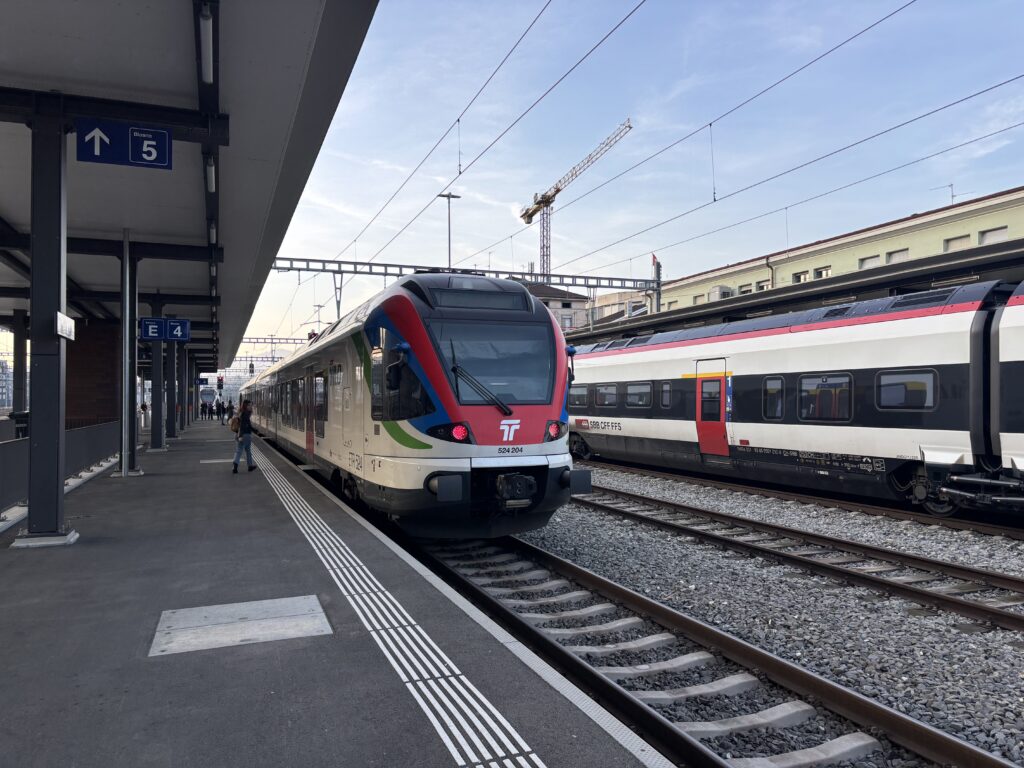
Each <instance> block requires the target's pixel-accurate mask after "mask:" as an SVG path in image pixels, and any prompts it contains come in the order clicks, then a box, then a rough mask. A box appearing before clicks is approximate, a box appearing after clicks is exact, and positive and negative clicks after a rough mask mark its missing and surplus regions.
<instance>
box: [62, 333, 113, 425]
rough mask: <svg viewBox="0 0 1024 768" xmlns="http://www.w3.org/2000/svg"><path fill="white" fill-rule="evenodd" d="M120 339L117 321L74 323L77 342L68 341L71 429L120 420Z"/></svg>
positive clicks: (68, 388)
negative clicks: (99, 422) (85, 424)
mask: <svg viewBox="0 0 1024 768" xmlns="http://www.w3.org/2000/svg"><path fill="white" fill-rule="evenodd" d="M120 339H121V327H120V324H119V323H117V322H110V321H103V320H90V321H89V322H88V323H86V322H84V321H83V320H78V321H77V322H76V323H75V340H74V341H69V342H67V385H66V387H67V388H66V392H67V394H66V399H65V402H66V408H67V414H66V419H67V422H68V426H71V427H73V426H82V425H83V424H84V423H95V422H98V421H110V420H114V419H117V418H118V417H119V412H118V392H119V381H120V370H121V354H120V353H121V345H120Z"/></svg>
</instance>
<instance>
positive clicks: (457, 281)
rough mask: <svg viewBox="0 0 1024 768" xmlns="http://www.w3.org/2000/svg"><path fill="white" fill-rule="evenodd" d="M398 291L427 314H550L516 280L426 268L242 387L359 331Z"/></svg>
mask: <svg viewBox="0 0 1024 768" xmlns="http://www.w3.org/2000/svg"><path fill="white" fill-rule="evenodd" d="M397 293H406V294H407V295H408V294H411V295H412V296H415V297H416V298H417V299H419V300H420V301H421V302H422V303H423V305H424V314H427V315H429V314H437V315H447V314H452V315H456V316H457V315H458V314H460V313H464V312H466V311H469V310H476V311H480V310H492V309H496V310H504V311H510V310H512V311H516V310H518V311H522V312H530V313H536V312H538V311H540V312H543V313H547V309H546V308H545V307H544V306H543V305H541V304H540V303H539V302H534V300H533V296H532V295H531V294H530V292H529V290H527V288H526V286H525V285H523V284H522V283H519V282H516V281H515V280H503V279H499V278H493V277H487V276H485V275H482V274H480V273H478V272H471V271H467V270H446V269H438V270H423V271H421V272H415V273H413V274H411V275H406V276H405V277H402V278H399V279H398V280H396V281H395V282H394V283H393V284H392V285H391V286H389V287H388V288H387V289H386V290H384V291H381V292H380V293H378V294H377V295H375V296H374V297H373V298H371V299H369V300H367V301H365V302H363V303H362V304H360V305H359V306H358V307H356V308H355V309H353V310H352V311H351V312H349V313H348V314H346V315H345V316H344V317H342V318H341V319H340V320H337V321H335V322H334V323H332V324H331V325H329V326H327V328H325V329H324V330H322V331H321V332H320V333H318V334H317V335H315V336H312V337H310V339H309V341H308V342H307V343H306V344H305V345H303V346H301V347H299V348H298V349H297V350H296V351H295V352H294V353H292V354H291V355H289V356H288V357H285V358H282V359H281V360H278V361H277V362H276V363H274V364H273V365H271V366H270V367H269V368H267V369H266V370H263V371H261V372H260V373H258V374H257V375H256V376H254V377H253V378H252V379H250V380H249V381H247V382H246V383H245V384H243V385H242V389H245V388H246V387H249V386H251V385H253V384H255V383H256V382H258V381H260V380H261V379H264V378H266V377H268V376H272V375H273V374H275V373H276V372H277V371H279V370H281V369H282V368H285V367H288V366H289V365H292V364H294V363H295V362H297V361H299V360H301V359H302V358H303V357H305V356H306V355H308V354H310V353H311V352H313V351H314V350H316V349H317V348H319V347H320V346H321V345H323V344H326V343H327V342H328V341H330V340H335V339H338V338H342V337H345V336H348V335H349V334H351V333H353V332H354V331H356V330H358V329H359V328H361V327H362V325H363V322H364V321H365V320H366V318H367V317H368V316H369V314H370V312H371V311H372V310H373V309H374V308H375V307H377V306H378V305H379V304H381V303H383V302H384V300H385V299H387V298H389V297H391V296H393V295H395V294H397ZM538 308H539V309H538Z"/></svg>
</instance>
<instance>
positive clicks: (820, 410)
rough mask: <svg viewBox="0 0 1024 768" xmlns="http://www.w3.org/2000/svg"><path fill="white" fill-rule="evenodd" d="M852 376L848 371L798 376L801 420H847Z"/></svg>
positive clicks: (849, 409) (848, 417)
mask: <svg viewBox="0 0 1024 768" xmlns="http://www.w3.org/2000/svg"><path fill="white" fill-rule="evenodd" d="M852 390H853V377H852V376H850V374H848V373H822V374H814V375H813V376H801V377H800V419H801V420H802V421H849V420H850V416H851V413H852V409H853V407H852V405H851V403H852Z"/></svg>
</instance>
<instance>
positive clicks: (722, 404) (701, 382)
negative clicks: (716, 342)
mask: <svg viewBox="0 0 1024 768" xmlns="http://www.w3.org/2000/svg"><path fill="white" fill-rule="evenodd" d="M728 396H729V393H728V391H727V382H726V370H725V359H724V358H720V359H717V360H698V361H697V442H698V444H699V445H700V452H701V453H702V454H708V455H711V456H728V455H729V438H728V435H727V434H726V421H725V419H726V400H727V399H728Z"/></svg>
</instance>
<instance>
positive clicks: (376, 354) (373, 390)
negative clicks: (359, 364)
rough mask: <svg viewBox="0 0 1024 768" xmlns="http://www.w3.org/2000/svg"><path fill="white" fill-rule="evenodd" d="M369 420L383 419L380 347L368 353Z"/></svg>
mask: <svg viewBox="0 0 1024 768" xmlns="http://www.w3.org/2000/svg"><path fill="white" fill-rule="evenodd" d="M370 418H371V419H373V420H374V421H383V419H384V350H382V349H381V348H380V347H374V348H373V350H372V351H371V352H370Z"/></svg>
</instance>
